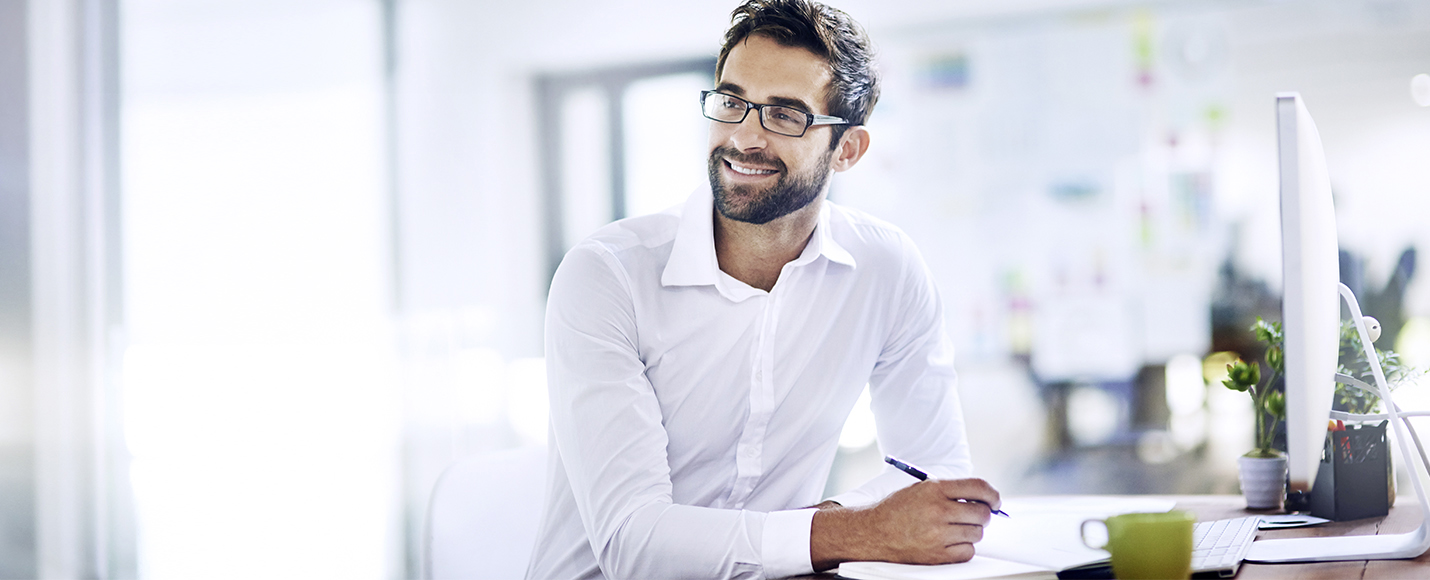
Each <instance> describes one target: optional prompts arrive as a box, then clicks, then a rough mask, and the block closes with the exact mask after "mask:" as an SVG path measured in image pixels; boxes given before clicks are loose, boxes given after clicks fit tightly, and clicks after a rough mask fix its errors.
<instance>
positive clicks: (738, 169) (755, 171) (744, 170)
mask: <svg viewBox="0 0 1430 580" xmlns="http://www.w3.org/2000/svg"><path fill="white" fill-rule="evenodd" d="M725 165H727V166H729V167H730V169H732V170H734V171H735V173H739V174H741V175H770V174H773V173H776V171H775V170H774V169H759V168H756V167H746V166H743V165H739V164H737V163H735V162H733V161H730V160H729V159H726V160H725Z"/></svg>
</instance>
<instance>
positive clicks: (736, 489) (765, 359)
mask: <svg viewBox="0 0 1430 580" xmlns="http://www.w3.org/2000/svg"><path fill="white" fill-rule="evenodd" d="M764 298H765V305H764V306H765V308H764V312H763V313H762V314H761V317H760V331H759V334H758V336H757V338H756V340H755V350H754V352H753V353H752V354H753V357H752V358H753V360H751V361H750V403H749V404H750V407H749V408H750V414H749V417H748V418H747V419H746V420H745V427H744V429H743V431H742V432H741V434H740V442H739V444H738V446H737V452H736V457H735V471H736V473H735V484H734V486H733V487H732V488H731V490H730V496H729V501H728V505H730V506H732V507H735V508H741V507H744V504H745V501H746V500H747V499H749V497H750V494H751V493H752V492H753V491H754V488H755V483H756V482H758V481H759V479H760V477H761V476H762V475H763V474H764V466H763V465H762V463H763V458H762V455H763V450H764V441H765V432H766V429H767V428H768V427H769V422H770V415H771V413H772V412H773V410H774V403H773V388H772V386H773V381H772V377H771V375H772V373H771V368H772V361H771V358H772V357H771V356H770V354H771V351H772V350H773V349H772V347H773V336H772V335H773V334H774V320H775V318H776V314H777V312H776V309H775V307H774V301H773V300H772V299H771V298H770V297H769V296H765V297H764Z"/></svg>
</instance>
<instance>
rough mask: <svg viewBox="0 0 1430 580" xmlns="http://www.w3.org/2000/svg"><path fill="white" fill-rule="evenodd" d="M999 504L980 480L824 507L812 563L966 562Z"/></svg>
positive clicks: (924, 485)
mask: <svg viewBox="0 0 1430 580" xmlns="http://www.w3.org/2000/svg"><path fill="white" fill-rule="evenodd" d="M959 499H976V500H980V501H984V502H987V505H983V504H980V503H973V502H960V501H957V500H959ZM1001 505H1002V502H1001V500H1000V499H999V497H998V491H997V490H995V489H993V487H992V486H990V485H988V483H987V482H985V481H983V480H981V479H931V480H928V481H921V482H919V483H916V484H914V485H911V486H909V487H906V488H904V489H901V490H899V491H896V492H894V493H893V494H891V495H890V496H889V497H887V498H884V500H883V501H881V502H879V503H877V504H874V505H873V506H870V507H867V508H859V509H848V508H843V507H838V506H837V505H836V506H835V507H828V508H823V509H820V510H819V511H818V512H815V514H814V522H813V524H811V529H810V538H809V551H810V561H811V562H812V563H813V564H814V569H815V570H816V571H822V570H828V569H830V568H833V567H835V566H837V565H839V563H840V562H853V561H880V562H901V563H905V564H948V563H952V562H966V561H968V560H969V559H970V558H972V557H973V543H974V542H977V541H978V540H981V539H983V526H985V525H987V524H988V518H989V516H990V515H991V510H990V508H989V507H988V506H993V507H992V509H998V508H999V507H1000V506H1001ZM822 506H823V504H821V507H822Z"/></svg>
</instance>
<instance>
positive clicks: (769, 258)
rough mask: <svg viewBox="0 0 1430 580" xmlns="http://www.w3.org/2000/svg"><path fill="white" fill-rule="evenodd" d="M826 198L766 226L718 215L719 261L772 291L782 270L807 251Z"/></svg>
mask: <svg viewBox="0 0 1430 580" xmlns="http://www.w3.org/2000/svg"><path fill="white" fill-rule="evenodd" d="M822 203H824V200H823V199H816V200H815V201H814V202H813V203H810V204H809V205H807V206H805V207H803V208H800V209H799V210H798V211H795V212H793V213H790V214H789V215H786V216H783V217H780V218H778V219H775V220H772V221H770V222H768V223H763V224H751V223H745V222H739V221H735V220H732V219H730V218H727V217H725V216H724V215H722V214H721V213H720V212H719V211H716V212H713V213H714V214H715V258H716V260H717V261H718V262H719V264H720V270H721V271H722V272H725V273H726V274H729V275H730V276H731V277H733V278H735V279H736V280H739V281H741V282H744V283H746V284H749V285H750V286H752V287H755V288H759V289H761V290H764V291H766V292H769V291H770V290H771V289H773V288H774V287H775V282H776V281H778V280H779V276H780V270H781V269H782V268H784V265H785V264H788V263H790V262H793V261H794V260H795V259H796V258H798V257H799V255H800V254H801V253H803V252H804V247H805V246H806V245H808V244H809V238H810V236H812V235H813V234H814V226H815V224H817V223H819V208H820V204H822Z"/></svg>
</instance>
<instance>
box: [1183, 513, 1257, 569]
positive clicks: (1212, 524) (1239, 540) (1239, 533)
mask: <svg viewBox="0 0 1430 580" xmlns="http://www.w3.org/2000/svg"><path fill="white" fill-rule="evenodd" d="M1260 524H1261V516H1246V517H1242V518H1231V519H1227V520H1213V521H1209V522H1197V525H1196V527H1194V528H1192V573H1193V574H1199V573H1203V572H1216V573H1217V576H1220V577H1222V578H1230V577H1232V576H1235V575H1236V571H1237V569H1239V568H1240V567H1241V560H1242V559H1243V558H1245V557H1246V551H1247V550H1249V549H1251V542H1252V540H1255V539H1256V527H1257V526H1258V525H1260Z"/></svg>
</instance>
